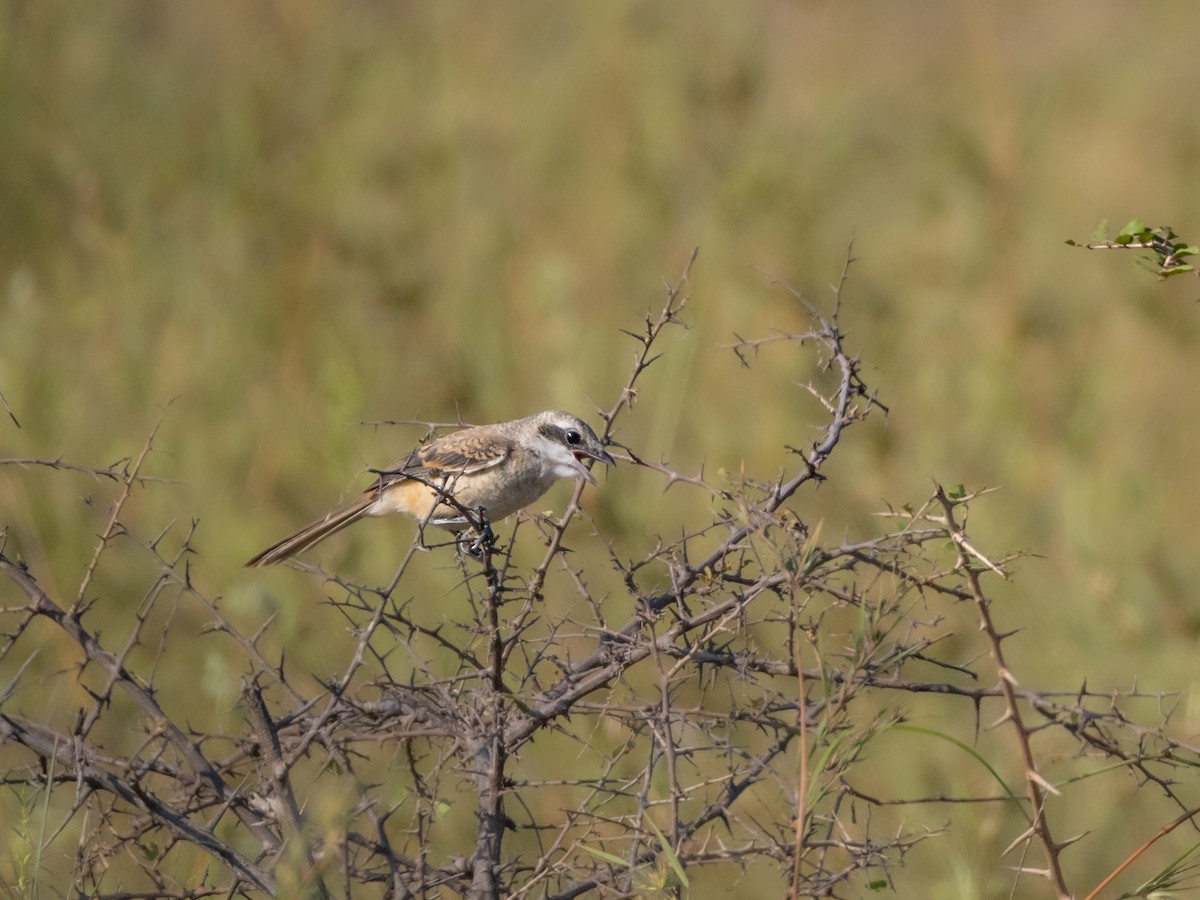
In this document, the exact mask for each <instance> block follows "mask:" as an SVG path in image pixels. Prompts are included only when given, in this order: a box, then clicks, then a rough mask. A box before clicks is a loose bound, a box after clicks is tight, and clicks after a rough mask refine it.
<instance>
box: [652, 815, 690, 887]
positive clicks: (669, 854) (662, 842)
mask: <svg viewBox="0 0 1200 900" xmlns="http://www.w3.org/2000/svg"><path fill="white" fill-rule="evenodd" d="M646 824H648V825H649V826H650V829H651V830H652V831H653V832H654V836H655V837H657V838H658V844H659V846H660V847H662V852H663V856H665V857H666V858H667V865H669V866H670V867H671V871H672V872H674V873H675V877H676V878H678V879H679V883H680V885H682V886H683V887H687V886H688V879H687V875H685V874H684V872H683V866H682V865H680V863H679V857H678V856H676V855H675V851H674V850H672V849H671V844H670V843H669V842H668V841H667V837H666V835H664V834H663V833H662V832H661V831H659V830H658V826H657V825H655V824H654V821H653V820H652V819H647V820H646Z"/></svg>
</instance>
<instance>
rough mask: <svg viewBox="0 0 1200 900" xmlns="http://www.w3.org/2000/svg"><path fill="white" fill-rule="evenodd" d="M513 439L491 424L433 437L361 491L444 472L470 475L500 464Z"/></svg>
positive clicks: (439, 475) (435, 478)
mask: <svg viewBox="0 0 1200 900" xmlns="http://www.w3.org/2000/svg"><path fill="white" fill-rule="evenodd" d="M512 451H513V442H512V439H511V438H510V437H508V436H507V435H504V434H501V433H499V432H497V431H496V429H495V428H494V427H493V426H490V425H484V426H479V427H476V428H464V429H463V430H462V431H454V432H451V433H450V434H446V435H442V436H441V437H439V438H434V439H433V440H432V441H429V442H428V443H427V444H423V445H422V446H420V447H418V448H417V449H416V450H413V451H412V452H411V453H409V454H408V456H406V457H404V459H402V460H400V461H399V462H397V463H396V464H395V465H394V466H392V467H390V468H389V469H387V470H386V473H387V474H385V475H382V476H380V477H379V478H378V479H376V481H375V483H374V484H372V485H371V486H370V487H369V488H367V489H366V490H365V491H364V492H363V493H364V494H376V493H378V491H379V489H380V488H381V487H386V486H388V485H389V484H394V483H396V482H397V481H404V480H405V479H409V478H416V479H418V480H421V481H431V482H436V481H440V480H442V479H443V478H446V477H447V476H449V477H451V478H453V477H454V476H457V475H471V474H474V473H475V472H482V471H484V470H485V469H490V468H492V467H494V466H498V465H500V464H501V463H502V462H504V461H505V460H506V459H508V457H509V456H510V455H511V454H512Z"/></svg>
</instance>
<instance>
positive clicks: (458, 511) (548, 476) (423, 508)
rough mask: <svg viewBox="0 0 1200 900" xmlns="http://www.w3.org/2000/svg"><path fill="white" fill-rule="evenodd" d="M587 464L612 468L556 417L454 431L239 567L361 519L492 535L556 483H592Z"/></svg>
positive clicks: (567, 420) (571, 424)
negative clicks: (398, 517)
mask: <svg viewBox="0 0 1200 900" xmlns="http://www.w3.org/2000/svg"><path fill="white" fill-rule="evenodd" d="M589 461H594V462H601V463H604V464H605V465H609V466H611V465H614V464H615V463H614V460H613V458H612V457H611V456H610V455H609V454H608V453H607V452H606V451H605V449H604V443H603V442H602V441H601V440H600V438H598V437H596V433H595V432H594V431H592V429H591V428H590V427H589V426H588V424H587V423H586V422H584V421H583V420H582V419H580V418H579V417H578V416H573V415H571V414H570V413H566V412H562V411H561V410H554V409H550V410H546V411H544V412H539V413H535V414H534V415H532V416H526V417H525V418H523V419H514V420H513V421H511V422H497V423H496V424H494V425H476V426H473V427H470V428H463V429H461V430H459V431H453V432H450V433H448V434H444V435H441V436H439V437H436V438H434V439H432V440H430V441H427V442H426V443H424V444H422V445H420V446H418V447H417V448H416V449H415V450H413V451H412V452H410V453H409V454H408V456H406V457H404V459H402V460H400V461H399V462H398V463H396V464H395V465H394V466H392V467H391V468H388V469H382V470H379V471H377V473H376V474H377V477H376V479H375V482H374V483H373V484H372V485H371V486H370V487H369V488H367V489H366V490H365V491H364V492H363V497H362V499H361V500H358V501H356V502H355V503H351V504H349V505H348V506H343V507H340V508H338V509H335V510H332V511H331V512H329V513H328V514H326V515H324V516H322V517H321V518H320V519H317V520H316V521H315V522H313V523H311V524H310V525H307V526H305V527H304V528H301V529H300V530H299V531H297V532H296V533H295V534H293V535H290V536H289V537H286V538H284V539H283V540H281V541H279V542H277V543H274V544H272V545H271V546H270V547H267V549H265V550H263V551H262V552H261V553H257V554H255V555H254V556H253V557H251V558H250V559H249V560H247V561H246V563H245V566H246V567H247V568H253V567H258V566H270V565H274V564H275V563H280V562H283V561H284V560H287V559H290V558H291V557H293V556H295V555H296V554H298V553H302V552H303V551H305V550H308V549H309V548H310V547H312V546H314V545H315V544H318V543H320V542H321V541H323V540H325V538H327V537H329V536H330V535H331V534H335V533H336V532H339V531H341V530H342V529H343V528H345V527H346V526H348V525H351V524H353V523H354V522H357V521H359V520H360V519H364V518H368V517H373V516H385V515H388V514H390V513H406V514H407V515H409V516H412V517H413V518H414V519H416V520H417V521H418V522H420V523H421V526H422V527H424V526H425V525H437V526H439V527H442V528H446V529H449V530H450V531H453V532H456V533H460V535H461V532H463V531H464V530H467V529H471V530H474V531H481V532H483V534H489V535H490V531H489V523H491V522H498V521H500V520H501V519H503V518H505V517H507V516H510V515H512V514H513V513H515V512H516V511H517V510H519V509H523V508H525V507H526V506H528V505H529V504H531V503H533V502H534V501H535V500H537V499H538V498H539V497H541V496H542V494H544V493H546V491H548V490H549V489H550V487H551V485H553V484H554V483H555V482H556V481H558V480H559V479H560V478H575V479H582V480H583V481H587V482H589V483H591V484H595V483H596V479H595V476H593V475H592V473H591V471H590V470H589V468H588V466H587V465H586V464H585V463H587V462H589Z"/></svg>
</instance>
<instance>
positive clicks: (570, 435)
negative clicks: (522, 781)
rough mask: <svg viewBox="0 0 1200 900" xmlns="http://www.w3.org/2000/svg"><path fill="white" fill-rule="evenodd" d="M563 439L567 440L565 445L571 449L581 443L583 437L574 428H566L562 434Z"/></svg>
mask: <svg viewBox="0 0 1200 900" xmlns="http://www.w3.org/2000/svg"><path fill="white" fill-rule="evenodd" d="M563 437H565V438H566V439H567V443H568V444H570V445H571V446H572V447H573V446H575V445H576V444H581V443H583V435H582V434H580V433H579V432H578V431H576V430H575V429H574V428H568V429H567V430H566V431H565V432H563Z"/></svg>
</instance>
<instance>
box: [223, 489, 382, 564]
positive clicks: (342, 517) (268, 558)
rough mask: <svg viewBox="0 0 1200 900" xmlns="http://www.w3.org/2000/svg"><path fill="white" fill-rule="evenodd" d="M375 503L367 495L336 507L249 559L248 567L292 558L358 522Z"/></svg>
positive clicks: (373, 499) (372, 498)
mask: <svg viewBox="0 0 1200 900" xmlns="http://www.w3.org/2000/svg"><path fill="white" fill-rule="evenodd" d="M374 503H375V498H374V497H367V498H365V499H363V500H360V501H359V502H358V503H354V504H352V505H350V506H344V507H342V508H341V509H335V510H334V511H333V512H331V513H329V514H328V515H326V516H324V517H323V518H320V519H318V520H317V521H315V522H313V523H312V524H311V525H307V526H305V527H304V528H301V529H300V530H299V531H297V532H296V533H295V534H293V535H291V536H290V537H285V538H284V539H283V540H282V541H280V542H279V543H277V544H272V545H271V546H270V547H268V548H267V549H266V550H264V551H263V552H262V553H259V554H258V555H257V556H254V557H252V558H251V559H249V560H247V562H246V567H247V568H251V567H254V566H270V565H274V564H275V563H279V562H283V561H284V560H285V559H291V558H292V557H293V556H295V555H296V554H297V553H303V552H304V551H305V550H307V549H308V548H309V547H312V546H313V545H314V544H319V543H320V542H321V541H323V540H325V538H327V537H329V536H330V535H331V534H334V533H335V532H338V531H341V530H342V529H343V528H345V527H346V526H347V525H351V524H353V523H354V522H357V521H358V520H359V519H361V518H362V517H363V516H365V515H366V514H367V512H368V511H369V510H370V509H371V506H372V505H373V504H374Z"/></svg>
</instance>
